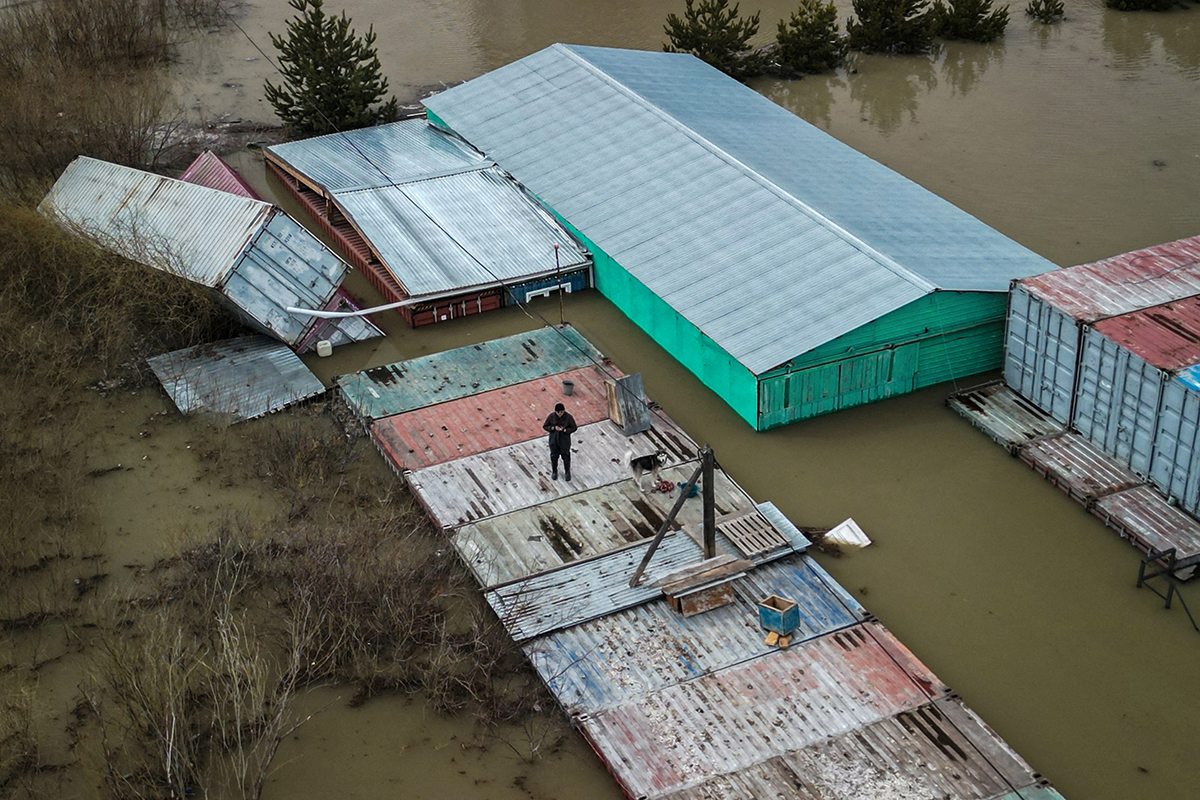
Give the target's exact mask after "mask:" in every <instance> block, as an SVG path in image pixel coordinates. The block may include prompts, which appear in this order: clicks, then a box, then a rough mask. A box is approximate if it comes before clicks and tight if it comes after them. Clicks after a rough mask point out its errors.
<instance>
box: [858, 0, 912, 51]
mask: <svg viewBox="0 0 1200 800" xmlns="http://www.w3.org/2000/svg"><path fill="white" fill-rule="evenodd" d="M854 14H855V16H856V17H857V19H855V18H854V17H851V18H850V19H848V20H846V33H847V35H848V36H849V39H850V49H851V50H860V51H862V52H864V53H880V52H886V53H905V54H913V53H926V52H928V51H929V48H930V46H931V45H932V44H933V26H932V25H931V24H930V23H931V19H930V15H929V6H928V3H927V0H854Z"/></svg>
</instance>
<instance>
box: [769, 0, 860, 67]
mask: <svg viewBox="0 0 1200 800" xmlns="http://www.w3.org/2000/svg"><path fill="white" fill-rule="evenodd" d="M776 41H778V42H779V49H778V50H776V51H775V56H776V58H777V59H778V60H779V63H780V64H781V65H782V66H784V67H787V68H788V69H792V70H795V71H796V72H800V73H814V74H815V73H818V72H825V71H826V70H831V69H833V68H834V67H836V66H837V65H838V64H840V63H842V59H843V58H845V56H846V42H845V40H843V39H842V38H841V37H840V36H839V35H838V24H837V7H836V6H835V5H834V4H833V3H832V2H828V3H823V2H821V0H800V7H799V8H798V9H796V10H795V11H793V12H792V16H791V19H789V20H787V21H786V22H785V21H784V20H779V35H778V36H777V37H776Z"/></svg>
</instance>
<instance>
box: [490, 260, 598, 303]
mask: <svg viewBox="0 0 1200 800" xmlns="http://www.w3.org/2000/svg"><path fill="white" fill-rule="evenodd" d="M589 286H591V276H590V274H589V270H582V269H581V270H576V271H574V272H570V273H566V272H564V273H563V274H562V275H551V276H548V277H545V278H538V279H537V280H532V281H525V282H524V283H518V284H516V285H515V286H511V287H509V289H508V292H507V293H506V294H505V301H504V304H505V305H509V306H515V305H523V304H524V303H528V302H530V301H531V300H535V299H537V298H539V297H549V296H550V295H552V294H554V293H555V292H559V291H561V292H563V293H565V294H571V293H572V292H582V291H583V290H584V289H587V288H588V287H589Z"/></svg>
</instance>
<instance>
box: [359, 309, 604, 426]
mask: <svg viewBox="0 0 1200 800" xmlns="http://www.w3.org/2000/svg"><path fill="white" fill-rule="evenodd" d="M604 360H605V359H604V356H603V355H601V354H600V351H599V350H597V349H596V348H595V347H593V346H592V344H591V342H589V341H588V340H587V339H585V338H583V337H582V336H580V335H579V332H578V331H576V330H575V329H574V328H572V327H571V326H570V325H566V326H562V327H557V328H551V327H546V328H539V329H537V330H533V331H529V332H528V333H518V334H514V335H512V336H505V337H504V338H501V339H492V340H490V341H486V342H480V343H479V344H472V345H467V346H466V347H457V348H455V349H453V350H447V351H446V352H444V353H434V354H433V355H428V356H421V357H419V358H413V359H409V360H407V361H400V362H398V363H395V364H389V365H387V366H383V367H374V368H372V369H368V370H364V371H362V372H355V373H353V374H350V375H341V376H339V377H338V378H337V384H338V386H340V387H341V390H342V393H343V394H344V395H345V397H346V401H347V402H348V403H349V404H350V407H351V408H353V409H354V411H355V413H356V414H358V415H359V416H361V417H365V418H366V419H379V418H380V417H387V416H391V415H392V414H402V413H404V412H405V411H412V410H413V409H417V408H424V407H425V406H432V405H435V404H437V403H445V402H448V401H450V400H457V399H459V398H461V397H468V396H470V395H474V394H478V393H480V392H485V391H487V390H489V389H499V388H501V387H504V386H513V385H514V384H518V383H522V382H524V381H530V380H536V379H537V378H544V377H546V376H548V375H554V374H556V373H559V372H566V371H568V370H572V369H579V368H580V367H586V366H590V365H593V364H599V363H603V362H604Z"/></svg>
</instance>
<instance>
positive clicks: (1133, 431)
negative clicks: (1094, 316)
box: [1071, 328, 1163, 475]
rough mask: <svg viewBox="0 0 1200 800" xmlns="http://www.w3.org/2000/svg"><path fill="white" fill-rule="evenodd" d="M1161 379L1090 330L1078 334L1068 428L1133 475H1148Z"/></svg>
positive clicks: (1106, 339) (1135, 359)
mask: <svg viewBox="0 0 1200 800" xmlns="http://www.w3.org/2000/svg"><path fill="white" fill-rule="evenodd" d="M1162 383H1163V374H1162V372H1161V371H1159V370H1157V369H1155V368H1154V367H1152V366H1150V365H1149V364H1147V363H1146V362H1145V361H1143V360H1142V359H1140V358H1138V357H1137V356H1136V355H1134V354H1133V353H1131V352H1130V351H1129V350H1127V349H1126V348H1124V347H1122V346H1120V345H1119V344H1117V343H1116V342H1114V341H1112V340H1111V339H1109V338H1108V337H1107V336H1104V335H1103V334H1101V333H1100V332H1098V331H1097V330H1096V329H1094V328H1087V329H1085V331H1084V335H1083V347H1082V354H1081V356H1080V359H1079V379H1078V385H1077V389H1076V400H1075V414H1074V416H1073V417H1072V419H1071V424H1072V426H1073V427H1074V428H1075V429H1076V430H1078V431H1079V433H1080V434H1082V435H1083V436H1085V437H1086V438H1087V439H1088V441H1090V442H1091V443H1092V444H1094V445H1095V446H1096V447H1098V448H1100V449H1101V450H1103V451H1104V452H1105V453H1107V454H1108V455H1110V456H1112V457H1113V458H1115V459H1116V460H1117V461H1118V463H1120V464H1121V465H1122V466H1126V467H1129V468H1130V469H1132V470H1133V471H1134V472H1136V473H1137V474H1139V475H1146V474H1148V473H1149V472H1150V459H1151V455H1152V453H1153V445H1154V434H1155V428H1156V420H1157V417H1158V406H1159V397H1160V395H1161V391H1162Z"/></svg>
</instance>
